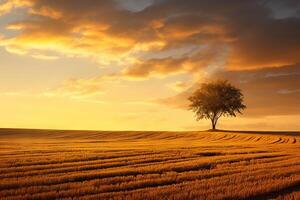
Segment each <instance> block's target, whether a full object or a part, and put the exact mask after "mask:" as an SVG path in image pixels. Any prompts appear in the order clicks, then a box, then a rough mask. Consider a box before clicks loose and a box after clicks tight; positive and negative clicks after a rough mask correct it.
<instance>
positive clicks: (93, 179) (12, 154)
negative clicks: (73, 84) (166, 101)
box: [0, 129, 300, 200]
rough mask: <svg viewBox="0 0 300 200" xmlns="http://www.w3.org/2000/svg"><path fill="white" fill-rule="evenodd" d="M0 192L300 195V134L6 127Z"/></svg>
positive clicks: (35, 195) (0, 133)
mask: <svg viewBox="0 0 300 200" xmlns="http://www.w3.org/2000/svg"><path fill="white" fill-rule="evenodd" d="M0 199H128V200H129V199H144V200H145V199H172V200H173V199H180V200H181V199H212V200H217V199H289V200H291V199H294V200H295V199H300V134H299V133H292V132H289V133H284V132H274V133H271V132H266V133H259V132H243V133H241V132H129V131H127V132H126V131H124V132H108V131H107V132H104V131H102V132H100V131H99V132H97V131H59V130H22V129H1V130H0Z"/></svg>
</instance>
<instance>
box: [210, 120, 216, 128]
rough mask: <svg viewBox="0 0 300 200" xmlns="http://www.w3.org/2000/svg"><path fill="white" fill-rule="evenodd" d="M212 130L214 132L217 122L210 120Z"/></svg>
mask: <svg viewBox="0 0 300 200" xmlns="http://www.w3.org/2000/svg"><path fill="white" fill-rule="evenodd" d="M211 126H212V130H216V126H217V121H216V120H215V119H211Z"/></svg>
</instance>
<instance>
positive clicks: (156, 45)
mask: <svg viewBox="0 0 300 200" xmlns="http://www.w3.org/2000/svg"><path fill="white" fill-rule="evenodd" d="M11 2H12V3H11ZM22 2H24V3H22ZM132 2H133V1H128V2H127V3H125V5H124V2H123V4H120V2H118V1H112V0H102V1H97V0H86V1H81V0H65V1H60V0H52V1H46V0H26V1H17V0H13V1H5V2H4V3H2V4H0V10H2V13H8V12H11V11H12V10H13V9H14V8H18V7H22V8H26V9H25V10H26V12H27V14H26V16H24V19H23V20H19V21H15V22H13V23H11V24H8V26H7V28H9V29H14V30H15V31H16V34H13V35H6V36H5V37H4V38H2V39H1V40H0V45H1V46H3V47H5V48H6V50H7V51H9V52H12V53H18V54H23V55H24V54H25V55H30V56H33V57H34V55H35V52H37V51H38V52H39V54H40V55H44V56H45V57H47V56H48V54H47V52H49V51H54V52H56V53H59V54H61V55H64V56H78V57H87V58H92V59H94V60H96V61H97V62H98V63H100V64H102V65H119V66H122V67H124V66H125V67H126V69H125V70H124V75H125V76H130V77H135V78H148V77H151V76H168V75H172V74H174V73H184V72H188V73H192V74H193V73H195V72H198V71H199V70H202V69H205V70H209V69H210V68H211V66H213V65H215V66H217V65H218V66H220V67H221V68H222V67H225V68H226V69H229V70H245V69H261V68H266V67H274V66H277V67H280V66H284V65H292V64H295V63H298V62H299V61H300V50H299V47H300V39H299V35H300V18H299V16H298V14H297V12H298V11H299V10H300V5H299V3H295V1H293V0H289V1H286V3H284V5H283V4H282V3H280V1H260V0H253V1H240V0H233V1H230V2H228V1H226V0H221V1H220V0H209V1H208V0H204V1H194V0H186V1H181V0H163V1H162V0H153V1H149V2H144V1H143V3H142V4H141V5H138V6H137V7H134V5H137V4H132ZM278 7H279V8H281V7H282V8H284V12H283V11H280V9H278ZM191 45H194V46H198V47H199V48H195V49H194V50H193V51H192V52H190V53H189V54H186V55H183V56H182V57H176V56H174V55H168V56H162V55H164V52H165V51H170V50H172V52H174V54H176V52H177V51H179V49H182V48H188V47H190V46H191ZM202 47H205V48H202ZM35 57H36V56H35ZM207 68H208V69H207ZM121 70H123V69H121Z"/></svg>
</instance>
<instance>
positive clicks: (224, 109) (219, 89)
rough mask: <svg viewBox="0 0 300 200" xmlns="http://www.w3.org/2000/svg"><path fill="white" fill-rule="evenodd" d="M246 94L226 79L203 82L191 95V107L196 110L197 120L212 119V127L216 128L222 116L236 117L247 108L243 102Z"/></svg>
mask: <svg viewBox="0 0 300 200" xmlns="http://www.w3.org/2000/svg"><path fill="white" fill-rule="evenodd" d="M243 99H244V96H243V94H242V92H241V90H240V89H238V88H236V87H234V86H232V85H231V84H230V83H229V82H228V81H226V80H219V81H215V82H211V83H203V84H202V85H201V87H200V88H199V89H198V90H196V92H195V93H194V94H193V95H192V96H191V97H189V100H190V101H191V105H190V109H191V110H193V111H194V112H195V115H196V117H197V118H196V119H197V121H199V120H201V119H210V120H211V124H212V129H213V130H215V129H216V126H217V123H218V120H219V118H220V117H222V116H233V117H236V114H237V113H240V114H242V110H244V109H245V108H246V106H245V105H244V104H243Z"/></svg>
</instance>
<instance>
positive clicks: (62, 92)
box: [43, 74, 116, 101]
mask: <svg viewBox="0 0 300 200" xmlns="http://www.w3.org/2000/svg"><path fill="white" fill-rule="evenodd" d="M115 78H116V76H115V75H113V74H112V75H103V76H98V77H93V78H89V79H79V78H72V79H68V80H66V81H64V82H63V83H62V84H61V85H60V86H58V87H56V88H53V89H51V90H49V91H47V92H45V93H43V96H47V97H54V96H61V97H70V98H75V99H89V100H90V101H93V100H92V99H90V98H91V97H93V96H96V95H99V94H102V93H103V92H104V88H103V86H104V85H105V84H106V83H108V82H110V81H112V80H114V79H115Z"/></svg>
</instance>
